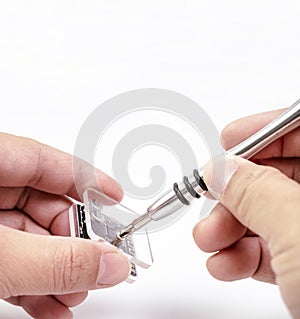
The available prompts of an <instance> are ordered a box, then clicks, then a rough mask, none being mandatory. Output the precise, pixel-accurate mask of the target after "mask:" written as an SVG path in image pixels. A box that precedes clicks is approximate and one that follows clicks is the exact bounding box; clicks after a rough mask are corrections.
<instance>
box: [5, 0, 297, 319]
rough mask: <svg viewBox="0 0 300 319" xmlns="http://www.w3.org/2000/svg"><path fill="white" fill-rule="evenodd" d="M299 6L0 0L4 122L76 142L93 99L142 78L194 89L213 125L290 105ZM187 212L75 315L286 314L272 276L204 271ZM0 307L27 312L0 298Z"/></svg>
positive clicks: (8, 313)
mask: <svg viewBox="0 0 300 319" xmlns="http://www.w3.org/2000/svg"><path fill="white" fill-rule="evenodd" d="M299 14H300V5H299V1H296V0H295V1H292V0H285V1H271V0H270V1H265V0H259V1H238V0H236V1H232V0H231V1H209V0H208V1H202V0H201V1H200V0H194V1H176V0H172V1H164V0H159V1H156V0H152V1H143V0H142V1H141V0H139V1H126V0H119V1H116V0H111V1H103V0H102V1H101V0H100V1H99V0H97V1H96V0H88V1H70V0H60V1H37V0H36V1H34V0H28V1H21V0H20V1H14V0H10V1H4V0H1V2H0V107H1V116H0V123H1V130H2V131H4V132H10V133H13V134H19V135H24V136H29V137H32V138H35V139H38V140H40V141H42V142H44V143H47V144H51V145H53V146H55V147H57V148H60V149H63V150H65V151H67V152H70V153H72V152H73V149H74V144H75V140H76V136H77V133H78V131H79V128H80V126H81V124H82V123H83V121H84V120H85V119H86V117H87V116H88V115H89V113H90V112H91V111H92V110H93V109H94V108H95V107H96V106H98V105H99V104H100V103H101V102H103V101H105V100H106V99H108V98H110V97H112V96H114V95H116V94H119V93H122V92H124V91H127V90H131V89H136V88H143V87H158V88H166V89H171V90H174V91H177V92H180V93H182V94H185V95H187V96H189V97H190V98H192V99H194V100H195V101H197V102H198V103H199V104H200V105H201V106H202V107H203V108H204V109H205V111H206V112H207V113H208V114H209V115H210V117H211V118H212V119H213V120H214V122H215V125H216V127H217V128H218V130H219V131H221V129H222V128H223V127H224V126H225V125H226V124H227V123H228V122H230V121H232V120H234V119H236V118H238V117H241V116H244V115H248V114H251V113H257V112H262V111H267V110H271V109H273V108H281V107H284V106H288V105H289V104H291V103H292V102H294V101H295V100H296V99H297V98H299V96H300V90H299V88H300V77H299V72H300V61H299V56H300V44H299V43H300V42H299V39H300V29H299ZM200 162H201V161H200ZM131 171H133V174H134V170H132V169H131ZM195 209H198V208H197V207H196V208H195ZM192 212H193V210H191V211H190V212H189V214H187V215H186V216H185V217H184V218H183V219H182V220H180V221H179V222H177V223H176V224H175V225H173V226H172V227H170V228H168V229H166V230H165V231H162V232H159V233H156V234H154V235H152V236H151V239H152V248H153V252H154V258H155V264H154V265H153V266H152V267H151V268H150V269H149V270H147V271H143V272H142V274H141V276H140V278H139V280H138V282H136V283H135V284H133V285H128V284H122V285H119V286H118V287H115V288H112V289H108V290H102V291H97V292H93V293H91V294H90V296H89V298H88V299H87V301H86V302H85V303H84V304H83V305H81V306H79V307H77V308H76V309H74V313H75V318H89V319H94V318H95V319H96V318H105V319H106V318H107V319H111V318H114V319H119V318H123V319H127V318H131V319H137V318H143V319H148V318H149V319H150V318H159V319H160V318H164V319H173V318H176V319H196V318H197V319H198V318H205V319H206V318H212V319H214V318H215V319H217V318H218V319H221V318H222V319H225V318H244V319H245V318H268V319H270V318H289V316H288V313H287V311H286V309H285V307H284V305H283V302H282V301H281V298H280V294H279V291H278V289H277V287H276V286H271V285H267V284H262V283H259V282H256V281H254V280H251V279H249V280H243V281H240V282H235V283H222V282H219V281H217V280H215V279H213V278H211V277H210V275H209V274H208V272H207V271H206V268H205V260H206V258H207V255H206V254H204V253H202V252H200V251H199V250H198V249H197V248H196V247H195V245H194V243H193V239H192V235H191V233H192V227H193V225H194V224H195V222H196V220H197V216H198V215H197V212H195V210H194V212H195V213H192ZM196 215H197V216H196ZM195 216H196V217H195ZM0 313H1V315H0V317H1V318H6V319H12V318H14V319H21V318H28V316H27V315H26V314H24V312H23V311H21V310H20V309H17V308H14V307H12V306H10V305H7V304H5V303H4V302H1V303H0Z"/></svg>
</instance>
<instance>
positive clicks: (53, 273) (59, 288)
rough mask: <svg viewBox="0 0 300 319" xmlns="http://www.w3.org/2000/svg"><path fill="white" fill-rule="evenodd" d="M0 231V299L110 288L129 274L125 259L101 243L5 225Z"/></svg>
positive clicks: (127, 263)
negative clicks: (22, 229)
mask: <svg viewBox="0 0 300 319" xmlns="http://www.w3.org/2000/svg"><path fill="white" fill-rule="evenodd" d="M0 233H1V236H0V249H1V261H0V273H1V278H0V298H4V299H5V298H8V297H11V296H18V295H49V294H66V293H73V292H80V291H86V290H90V289H96V288H103V287H109V286H113V285H115V284H118V283H120V282H121V281H123V280H125V279H126V278H127V276H128V274H129V270H130V265H129V262H128V260H127V258H126V257H125V256H124V255H122V254H121V253H119V252H118V251H117V250H116V249H115V248H113V247H110V246H107V245H105V244H102V243H98V242H93V241H90V240H86V239H79V238H69V237H56V236H45V235H36V234H29V233H26V232H21V231H17V230H14V229H10V228H8V227H5V226H0Z"/></svg>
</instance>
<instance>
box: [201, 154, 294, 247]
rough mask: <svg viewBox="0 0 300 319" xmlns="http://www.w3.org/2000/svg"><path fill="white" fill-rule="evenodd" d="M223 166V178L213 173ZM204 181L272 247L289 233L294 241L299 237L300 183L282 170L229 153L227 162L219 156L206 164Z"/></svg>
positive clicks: (224, 204) (227, 206) (228, 207)
mask: <svg viewBox="0 0 300 319" xmlns="http://www.w3.org/2000/svg"><path fill="white" fill-rule="evenodd" d="M224 163H225V166H224ZM221 166H222V167H221ZM222 169H223V172H224V174H219V175H220V176H221V179H222V181H220V180H218V176H214V175H213V172H218V173H220V172H221V171H222ZM204 180H205V182H206V183H207V185H208V187H209V190H210V193H211V194H212V195H213V196H214V197H216V198H217V199H219V200H220V202H221V203H222V204H223V206H225V207H226V208H227V209H228V210H229V211H230V212H231V213H232V214H233V215H234V216H235V217H236V218H237V219H238V220H239V221H240V222H241V223H242V224H243V225H245V226H247V227H248V228H249V229H251V230H252V231H254V232H255V233H257V234H258V235H260V236H261V237H263V238H264V239H265V240H266V241H267V242H268V243H269V245H270V246H271V247H270V248H274V249H275V248H276V244H277V243H278V240H279V239H280V238H286V237H287V236H286V233H287V232H288V233H289V237H290V239H291V240H293V239H294V238H295V237H296V238H299V229H300V214H299V205H300V186H299V184H298V183H297V182H295V181H293V180H292V179H289V178H288V177H287V176H285V175H284V174H282V173H281V172H280V171H279V170H277V169H275V168H272V167H266V166H261V165H256V164H254V163H252V162H250V161H247V160H245V159H242V158H240V157H237V156H226V157H225V162H224V161H220V160H219V159H217V160H216V161H215V162H210V163H209V164H208V165H207V166H206V168H205V172H204ZM272 246H273V247H272ZM277 249H279V247H277ZM271 250H272V249H271Z"/></svg>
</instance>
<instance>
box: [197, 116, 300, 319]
mask: <svg viewBox="0 0 300 319" xmlns="http://www.w3.org/2000/svg"><path fill="white" fill-rule="evenodd" d="M280 112H282V111H274V112H268V113H263V114H259V115H254V116H251V117H247V118H244V119H241V120H238V121H236V122H234V123H232V124H230V125H229V126H227V127H226V128H225V130H224V131H223V134H222V140H223V145H224V147H225V148H226V149H228V148H231V147H232V146H234V145H236V144H238V143H239V142H241V141H242V140H244V139H246V138H247V137H248V136H249V135H251V134H253V133H255V132H256V131H257V130H259V129H260V128H261V127H263V126H264V125H266V124H267V123H269V122H270V121H271V120H272V119H274V118H275V117H276V116H277V115H279V113H280ZM299 157H300V128H299V127H298V128H297V129H295V130H294V131H292V132H290V133H288V134H286V135H285V136H284V137H282V138H281V139H279V140H277V141H275V142H274V143H272V144H271V145H269V146H268V147H266V148H265V149H264V150H262V151H261V152H259V153H258V154H257V155H255V156H254V157H253V158H252V159H251V160H252V161H253V162H250V161H247V160H244V159H241V158H238V157H233V156H232V157H226V163H225V167H226V168H225V170H226V173H225V186H224V187H223V189H222V190H220V189H212V192H213V193H214V194H215V195H216V197H217V198H218V199H219V201H220V204H218V205H217V206H216V207H215V209H214V210H213V212H212V213H211V215H210V216H209V217H208V218H207V219H206V220H203V221H201V222H199V223H198V224H197V225H196V226H195V229H194V238H195V241H196V243H197V245H198V246H199V247H200V248H201V249H202V250H204V251H206V252H217V253H216V254H214V255H213V256H211V257H210V258H209V259H208V261H207V268H208V270H209V272H210V273H211V274H212V275H213V276H214V277H216V278H218V279H220V280H225V281H232V280H238V279H242V278H247V277H252V278H254V279H257V280H261V281H265V282H269V283H277V284H278V285H279V287H280V290H281V294H282V297H283V299H284V301H285V303H286V305H287V307H288V309H289V311H290V313H291V314H292V315H293V317H294V318H300V299H299V296H300V258H299V256H300V209H299V207H300V186H299V182H300V158H299ZM255 163H256V164H255ZM214 165H218V164H214ZM214 165H208V166H207V168H206V170H205V174H204V179H205V181H206V182H207V184H208V185H209V186H210V183H211V180H212V179H211V176H212V173H213V172H212V166H213V167H214V168H215V166H214ZM214 178H215V177H214ZM214 184H215V183H214ZM219 184H221V183H219Z"/></svg>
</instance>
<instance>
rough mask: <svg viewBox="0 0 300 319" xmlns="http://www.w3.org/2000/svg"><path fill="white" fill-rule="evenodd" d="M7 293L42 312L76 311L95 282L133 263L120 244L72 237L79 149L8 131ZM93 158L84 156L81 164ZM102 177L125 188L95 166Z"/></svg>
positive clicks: (1, 224) (1, 203)
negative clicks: (63, 148)
mask: <svg viewBox="0 0 300 319" xmlns="http://www.w3.org/2000/svg"><path fill="white" fill-rule="evenodd" d="M0 145H1V148H0V162H1V165H0V250H1V260H0V273H1V277H0V298H2V299H5V300H7V301H8V302H10V303H12V304H14V305H18V306H21V307H23V308H24V309H25V310H26V311H27V312H28V313H29V314H30V315H31V317H34V318H35V319H39V318H43V319H60V318H64V319H68V318H72V312H71V310H70V309H69V307H72V306H76V305H78V304H80V303H81V302H83V301H84V300H85V298H86V296H87V291H88V290H90V289H98V288H106V287H111V286H113V285H115V284H118V283H120V282H121V281H123V280H125V279H126V278H127V276H128V274H129V270H130V265H129V263H128V260H127V258H126V257H125V256H124V255H121V254H120V253H119V252H118V251H117V250H116V249H114V248H112V247H110V246H107V245H104V244H101V243H96V242H93V241H90V240H85V239H79V238H70V237H69V235H70V230H69V219H68V209H69V207H70V206H71V205H72V204H73V201H72V200H71V199H75V200H80V196H79V194H78V193H77V190H76V185H75V180H74V174H73V166H72V161H73V158H72V156H71V155H69V154H66V153H64V152H61V151H59V150H56V149H54V148H51V147H50V146H47V145H44V144H41V143H38V142H36V141H34V140H31V139H26V138H22V137H17V136H13V135H9V134H4V133H0ZM89 168H90V166H89V165H88V164H87V163H85V162H83V161H82V162H81V172H84V171H85V170H88V169H89ZM95 175H96V176H97V181H98V182H97V183H96V184H97V185H89V184H88V183H89V182H88V181H85V183H86V184H85V186H86V187H96V188H98V189H101V191H103V192H104V193H105V194H106V195H108V196H110V197H112V198H114V199H115V200H117V201H119V200H121V198H122V196H123V192H122V190H121V188H120V187H119V185H118V184H117V183H115V181H114V180H113V179H112V178H110V177H109V176H107V175H105V174H104V173H103V172H101V171H99V170H95Z"/></svg>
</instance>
